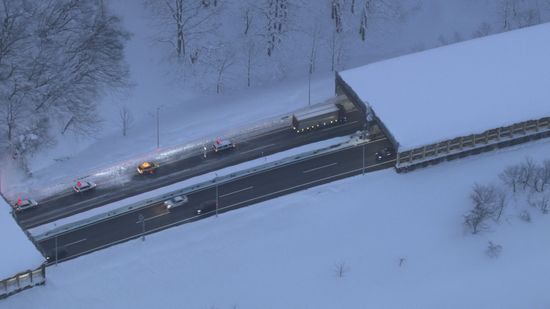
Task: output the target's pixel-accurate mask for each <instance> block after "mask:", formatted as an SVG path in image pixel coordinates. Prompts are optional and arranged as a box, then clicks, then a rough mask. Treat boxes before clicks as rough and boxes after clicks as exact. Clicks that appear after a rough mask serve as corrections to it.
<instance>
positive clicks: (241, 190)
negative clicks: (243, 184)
mask: <svg viewBox="0 0 550 309" xmlns="http://www.w3.org/2000/svg"><path fill="white" fill-rule="evenodd" d="M252 188H254V186H250V187H247V188H244V189H240V190H237V191H233V192H229V193H226V194H222V195H220V196H219V197H224V196H228V195H231V194H235V193H239V192H243V191H246V190H250V189H252Z"/></svg>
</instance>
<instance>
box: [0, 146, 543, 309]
mask: <svg viewBox="0 0 550 309" xmlns="http://www.w3.org/2000/svg"><path fill="white" fill-rule="evenodd" d="M548 153H550V141H548V140H541V141H538V142H536V143H532V144H525V145H521V146H518V147H515V148H508V149H502V150H499V151H496V152H492V153H485V154H482V155H478V156H475V157H468V158H466V159H463V160H457V161H452V162H448V163H444V164H440V165H437V166H433V167H430V168H426V169H421V170H418V171H415V172H412V173H408V174H396V173H395V172H394V171H393V170H385V171H379V172H375V173H369V174H367V175H365V176H356V177H353V178H349V179H345V180H342V181H338V182H335V183H331V184H327V185H323V186H320V187H315V188H312V189H308V190H305V191H302V192H298V193H294V194H291V195H288V196H284V197H279V198H276V199H273V200H270V201H267V202H263V203H260V204H258V205H255V206H251V207H246V208H243V209H239V210H236V211H232V212H229V213H225V214H223V215H220V216H218V217H217V218H216V217H211V218H208V219H205V220H202V221H200V222H195V223H191V224H187V225H183V226H179V227H175V228H171V229H169V230H165V231H163V232H161V233H157V234H154V235H150V236H147V238H146V240H145V242H142V241H141V240H139V239H138V240H133V241H129V242H127V243H124V244H121V245H117V246H115V247H112V248H108V249H105V250H102V251H99V252H95V253H92V254H89V255H86V256H83V257H80V258H78V259H75V260H71V261H68V262H65V263H62V264H60V265H58V266H56V267H49V268H48V284H47V285H46V286H44V287H42V288H35V289H31V290H29V291H26V292H23V293H22V294H20V295H18V296H16V297H12V298H9V299H7V300H5V301H3V302H2V304H1V305H0V306H3V307H5V308H19V307H25V306H26V307H30V308H34V307H48V308H65V307H78V308H82V309H87V308H128V307H131V308H151V307H157V308H220V309H224V308H227V309H230V308H239V309H240V308H242V309H246V308H284V309H291V308H297V309H298V308H299V309H302V308H315V309H321V308H327V309H328V308H330V309H332V308H438V309H439V308H484V309H487V308H499V309H503V308H540V309H543V308H548V307H549V306H550V293H548V285H549V284H550V264H549V263H548V261H549V260H550V246H548V245H547V244H548V242H549V241H550V236H549V235H550V216H549V215H543V214H541V213H540V211H538V210H537V209H535V208H532V207H529V206H526V205H523V204H522V200H521V199H520V198H518V199H517V203H516V202H512V201H513V198H512V197H510V198H511V202H510V204H509V205H508V206H507V208H506V211H505V214H504V219H502V220H501V221H500V223H499V224H497V223H491V224H490V226H491V228H490V230H488V231H485V232H482V233H481V234H478V235H472V234H470V233H469V232H468V231H465V229H464V227H463V224H462V222H463V217H462V216H463V214H464V213H465V212H467V211H468V210H470V209H471V208H472V204H471V201H470V200H469V197H468V196H469V193H470V190H471V188H472V185H473V184H474V183H480V184H486V183H497V184H498V183H499V180H498V177H497V176H498V174H499V173H500V172H501V171H502V170H503V169H504V168H505V167H507V166H509V165H511V164H516V163H519V162H521V161H523V160H524V158H525V157H526V156H530V157H531V158H533V159H534V160H535V161H538V162H540V161H541V160H542V159H545V158H546V159H548V158H549V157H548ZM522 209H528V211H529V212H531V218H532V221H531V222H530V223H527V222H524V221H522V220H521V219H519V218H518V213H519V212H520V211H521V210H522ZM488 241H492V242H494V243H495V244H499V245H501V246H502V252H501V254H500V256H499V257H498V258H490V257H489V256H487V255H486V254H485V250H486V248H487V245H488ZM401 259H403V260H401ZM400 261H401V262H402V265H401V266H399V264H400ZM341 263H342V265H343V268H342V269H343V275H342V277H339V276H338V275H337V268H338V265H341Z"/></svg>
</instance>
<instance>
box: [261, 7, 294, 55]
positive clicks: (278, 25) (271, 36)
mask: <svg viewBox="0 0 550 309" xmlns="http://www.w3.org/2000/svg"><path fill="white" fill-rule="evenodd" d="M288 6H289V3H288V0H267V8H266V10H264V15H265V16H266V19H267V27H266V28H267V29H266V30H267V33H266V36H267V55H268V56H271V55H272V54H273V51H274V50H275V46H277V44H279V43H281V41H282V37H283V35H284V34H285V33H286V31H287V22H288V9H289V7H288Z"/></svg>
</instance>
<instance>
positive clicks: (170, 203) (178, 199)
mask: <svg viewBox="0 0 550 309" xmlns="http://www.w3.org/2000/svg"><path fill="white" fill-rule="evenodd" d="M187 201H189V199H188V198H187V196H186V195H180V196H175V197H173V198H171V199H169V200H167V201H165V202H164V206H166V209H172V208H174V207H178V206H181V205H183V204H185V203H187Z"/></svg>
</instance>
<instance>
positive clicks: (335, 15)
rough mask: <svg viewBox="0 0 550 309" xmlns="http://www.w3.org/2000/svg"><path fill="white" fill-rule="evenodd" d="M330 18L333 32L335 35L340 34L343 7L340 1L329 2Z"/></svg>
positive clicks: (331, 0)
mask: <svg viewBox="0 0 550 309" xmlns="http://www.w3.org/2000/svg"><path fill="white" fill-rule="evenodd" d="M330 7H331V11H330V17H331V18H332V20H333V21H334V30H335V31H336V32H337V33H340V32H342V30H343V24H342V23H343V12H342V10H343V7H344V3H343V2H342V0H330Z"/></svg>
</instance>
